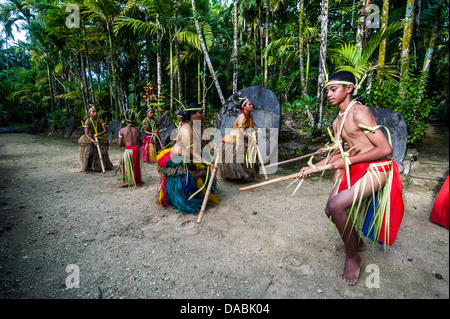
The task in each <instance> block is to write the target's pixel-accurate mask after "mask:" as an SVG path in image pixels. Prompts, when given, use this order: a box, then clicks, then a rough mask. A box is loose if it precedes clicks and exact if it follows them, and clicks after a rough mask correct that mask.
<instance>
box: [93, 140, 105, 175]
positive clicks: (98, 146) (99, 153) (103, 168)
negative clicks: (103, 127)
mask: <svg viewBox="0 0 450 319" xmlns="http://www.w3.org/2000/svg"><path fill="white" fill-rule="evenodd" d="M94 138H95V143H96V144H97V151H98V156H99V157H100V164H102V172H103V174H105V164H103V158H102V152H101V151H100V144H99V143H98V138H97V136H94Z"/></svg>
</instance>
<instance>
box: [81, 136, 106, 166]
mask: <svg viewBox="0 0 450 319" xmlns="http://www.w3.org/2000/svg"><path fill="white" fill-rule="evenodd" d="M98 142H99V145H100V152H101V153H102V158H103V164H104V165H105V169H106V170H111V169H113V164H112V162H111V160H110V159H109V154H108V149H109V142H108V140H107V139H104V138H99V139H98ZM78 154H79V159H80V167H81V170H82V171H91V172H101V171H102V165H101V163H100V156H99V155H98V150H97V147H96V146H95V144H94V143H92V142H91V141H90V140H89V139H88V138H87V137H86V135H82V136H81V137H80V138H79V139H78Z"/></svg>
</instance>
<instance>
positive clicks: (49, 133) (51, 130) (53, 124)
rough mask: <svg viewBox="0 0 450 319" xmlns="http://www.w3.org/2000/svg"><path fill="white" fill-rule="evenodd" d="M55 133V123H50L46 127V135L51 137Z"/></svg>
mask: <svg viewBox="0 0 450 319" xmlns="http://www.w3.org/2000/svg"><path fill="white" fill-rule="evenodd" d="M54 132H55V123H50V125H49V127H48V135H49V136H50V135H52V134H53V133H54Z"/></svg>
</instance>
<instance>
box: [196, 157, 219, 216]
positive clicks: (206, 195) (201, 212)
mask: <svg viewBox="0 0 450 319" xmlns="http://www.w3.org/2000/svg"><path fill="white" fill-rule="evenodd" d="M219 155H220V153H217V155H216V156H217V157H216V161H215V162H214V166H215V169H214V170H213V172H212V173H211V178H210V180H209V183H208V188H207V189H206V193H205V197H204V198H203V203H202V208H201V209H200V213H199V214H198V218H197V223H198V224H200V223H201V222H202V219H203V213H204V212H205V209H206V205H207V204H208V198H209V193H210V192H211V187H212V184H213V183H214V177H215V176H216V172H217V169H218V167H217V165H219V160H220V156H219Z"/></svg>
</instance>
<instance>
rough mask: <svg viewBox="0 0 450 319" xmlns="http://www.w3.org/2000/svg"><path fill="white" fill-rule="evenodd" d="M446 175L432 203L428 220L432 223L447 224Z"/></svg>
mask: <svg viewBox="0 0 450 319" xmlns="http://www.w3.org/2000/svg"><path fill="white" fill-rule="evenodd" d="M448 190H449V186H448V176H447V179H446V180H445V182H444V185H442V188H441V190H440V191H439V194H438V196H437V197H436V200H435V202H434V205H433V210H432V211H431V216H430V220H431V221H432V222H433V223H436V224H439V225H441V226H444V227H447V228H448V224H449V214H448V210H449V208H448V198H449V196H448Z"/></svg>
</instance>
